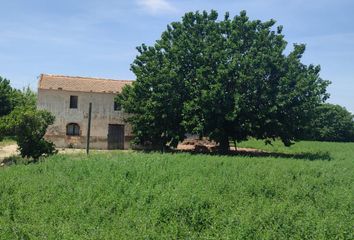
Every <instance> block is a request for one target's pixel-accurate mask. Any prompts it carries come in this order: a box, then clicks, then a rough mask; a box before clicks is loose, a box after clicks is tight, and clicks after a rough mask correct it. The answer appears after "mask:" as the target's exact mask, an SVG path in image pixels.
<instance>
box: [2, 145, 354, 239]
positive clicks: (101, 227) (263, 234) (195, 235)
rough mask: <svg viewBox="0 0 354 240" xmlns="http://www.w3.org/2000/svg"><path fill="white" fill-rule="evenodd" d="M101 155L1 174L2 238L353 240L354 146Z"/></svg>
mask: <svg viewBox="0 0 354 240" xmlns="http://www.w3.org/2000/svg"><path fill="white" fill-rule="evenodd" d="M240 147H256V148H260V149H264V150H266V151H267V152H270V153H268V154H264V155H257V156H255V155H254V154H251V153H248V154H246V153H242V152H241V153H240V154H239V155H236V156H217V155H214V156H213V155H202V154H188V153H175V154H172V153H165V154H161V153H149V154H147V153H141V152H124V153H123V152H118V151H117V152H104V153H102V152H93V153H92V154H91V155H90V156H89V157H87V156H86V155H83V154H76V155H61V154H59V155H55V156H51V157H49V158H46V159H45V160H43V161H40V162H39V163H36V164H29V165H22V164H20V165H12V166H8V167H4V168H0V184H1V185H0V239H353V238H354V234H353V226H354V205H353V200H354V174H353V172H354V161H353V156H354V143H327V142H323V143H319V142H299V143H297V144H295V145H294V146H291V147H290V148H285V147H283V145H282V143H280V142H275V144H274V146H269V145H267V146H264V144H263V143H262V142H258V141H248V142H244V143H241V144H240Z"/></svg>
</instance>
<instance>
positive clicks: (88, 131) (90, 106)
mask: <svg viewBox="0 0 354 240" xmlns="http://www.w3.org/2000/svg"><path fill="white" fill-rule="evenodd" d="M91 112H92V103H90V105H89V115H88V124H87V140H86V154H87V155H88V154H89V152H90V134H91Z"/></svg>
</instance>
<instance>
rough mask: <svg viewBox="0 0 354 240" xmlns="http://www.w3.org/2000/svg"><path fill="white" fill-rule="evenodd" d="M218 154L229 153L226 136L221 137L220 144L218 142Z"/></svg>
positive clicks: (228, 143)
mask: <svg viewBox="0 0 354 240" xmlns="http://www.w3.org/2000/svg"><path fill="white" fill-rule="evenodd" d="M218 151H219V153H221V154H227V153H229V151H230V142H229V137H228V136H222V138H221V140H220V142H219V148H218Z"/></svg>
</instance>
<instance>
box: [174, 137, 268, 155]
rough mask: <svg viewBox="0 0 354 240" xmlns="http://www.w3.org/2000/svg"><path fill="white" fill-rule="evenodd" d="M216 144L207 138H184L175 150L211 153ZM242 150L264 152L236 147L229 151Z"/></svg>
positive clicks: (215, 149) (215, 148)
mask: <svg viewBox="0 0 354 240" xmlns="http://www.w3.org/2000/svg"><path fill="white" fill-rule="evenodd" d="M217 147H218V146H217V144H216V142H214V141H209V140H207V139H186V140H184V141H183V142H182V143H180V144H178V146H177V149H176V150H177V151H183V152H199V153H213V152H216V151H217ZM232 152H244V153H264V152H266V151H263V150H259V149H255V148H237V149H235V147H230V153H232Z"/></svg>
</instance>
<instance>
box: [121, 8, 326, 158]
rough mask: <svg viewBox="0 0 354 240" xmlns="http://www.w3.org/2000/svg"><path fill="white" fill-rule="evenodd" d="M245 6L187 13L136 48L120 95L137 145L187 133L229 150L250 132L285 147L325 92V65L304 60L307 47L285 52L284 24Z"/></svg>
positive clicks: (177, 138)
mask: <svg viewBox="0 0 354 240" xmlns="http://www.w3.org/2000/svg"><path fill="white" fill-rule="evenodd" d="M274 25H275V21H274V20H270V21H266V22H262V21H260V20H250V19H249V18H248V17H247V15H246V12H245V11H242V12H241V13H240V15H238V16H235V17H234V18H232V19H231V18H230V17H229V14H228V13H226V14H225V17H224V19H222V20H220V21H219V20H218V14H217V12H216V11H211V12H210V13H208V12H202V13H199V12H195V13H192V12H191V13H187V14H185V15H184V16H183V18H182V21H181V22H173V23H171V24H170V25H168V26H167V30H166V31H165V32H163V33H162V36H161V39H160V40H158V41H156V43H155V44H154V45H153V46H150V47H148V46H146V45H142V46H141V47H138V51H139V55H138V56H137V57H136V59H135V61H134V63H133V64H132V71H133V72H134V73H135V74H136V77H137V80H136V81H135V82H134V83H133V85H132V86H128V87H126V88H125V89H124V90H123V92H122V93H121V94H120V95H119V96H118V101H119V102H120V103H121V104H122V105H123V107H124V109H125V111H127V112H128V113H131V114H132V115H131V116H130V118H129V119H128V120H129V121H131V123H132V124H133V131H134V133H135V134H136V136H137V141H138V142H140V143H144V142H151V143H153V145H157V146H165V145H171V146H175V145H176V144H177V143H178V141H181V140H183V138H184V137H185V133H187V132H188V133H195V134H198V135H200V136H205V137H209V138H210V139H212V140H215V141H216V142H218V143H219V149H220V151H222V152H225V151H228V149H229V142H230V140H234V141H235V142H238V141H242V140H245V139H247V138H248V137H255V138H258V139H265V140H266V141H270V140H272V139H275V138H280V139H281V140H282V141H283V142H284V144H285V145H290V144H291V143H292V141H294V140H297V139H299V138H301V136H302V134H303V129H302V126H304V124H305V123H307V122H308V121H309V120H310V119H311V117H312V114H313V111H312V110H313V109H314V108H315V107H316V106H317V105H318V104H320V103H321V102H323V101H324V100H325V99H326V98H327V97H328V96H327V94H326V87H327V85H328V84H329V82H328V81H324V80H322V79H321V78H320V77H319V72H320V67H319V66H313V65H309V66H307V65H304V64H303V63H301V57H302V54H303V53H304V51H305V45H302V44H295V45H294V49H293V50H292V51H291V52H290V53H289V54H286V53H285V52H284V51H285V48H286V46H287V42H286V41H285V40H284V35H282V27H281V26H278V27H276V28H275V27H274Z"/></svg>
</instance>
